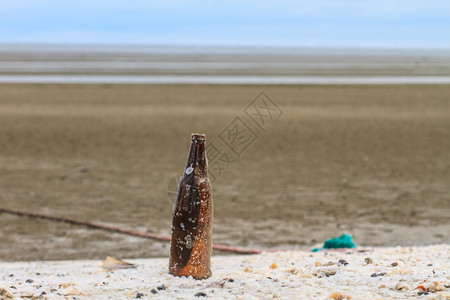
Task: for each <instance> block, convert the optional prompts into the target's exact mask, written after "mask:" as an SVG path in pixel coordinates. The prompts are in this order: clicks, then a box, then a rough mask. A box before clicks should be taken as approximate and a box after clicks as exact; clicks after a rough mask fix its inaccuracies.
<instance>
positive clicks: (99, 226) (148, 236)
mask: <svg viewBox="0 0 450 300" xmlns="http://www.w3.org/2000/svg"><path fill="white" fill-rule="evenodd" d="M0 213H6V214H11V215H16V216H19V217H28V218H32V219H44V220H50V221H54V222H60V223H69V224H72V225H79V226H85V227H88V228H92V229H100V230H104V231H110V232H116V233H121V234H126V235H131V236H136V237H141V238H146V239H152V240H156V241H160V242H168V241H170V237H169V236H165V235H158V234H154V233H148V232H142V231H135V230H131V229H126V228H121V227H115V226H109V225H103V224H99V223H95V222H90V221H80V220H76V219H71V218H64V217H57V216H52V215H45V214H37V213H29V212H24V211H19V210H13V209H7V208H2V207H0ZM213 249H214V250H217V251H223V252H229V253H235V254H259V253H261V252H263V250H260V249H245V248H239V247H229V246H225V245H213Z"/></svg>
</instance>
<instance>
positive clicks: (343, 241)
mask: <svg viewBox="0 0 450 300" xmlns="http://www.w3.org/2000/svg"><path fill="white" fill-rule="evenodd" d="M355 247H356V246H355V244H354V243H353V238H352V236H351V235H349V234H343V235H341V236H340V237H337V238H334V239H329V240H326V241H325V243H323V247H322V248H314V249H313V250H312V252H317V251H320V250H322V249H337V248H355Z"/></svg>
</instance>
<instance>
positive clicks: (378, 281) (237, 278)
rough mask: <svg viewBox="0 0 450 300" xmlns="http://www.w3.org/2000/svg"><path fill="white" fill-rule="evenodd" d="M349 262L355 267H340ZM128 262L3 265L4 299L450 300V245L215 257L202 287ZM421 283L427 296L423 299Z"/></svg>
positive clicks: (144, 263)
mask: <svg viewBox="0 0 450 300" xmlns="http://www.w3.org/2000/svg"><path fill="white" fill-rule="evenodd" d="M366 258H370V259H371V260H372V263H369V264H367V263H366ZM342 259H343V260H345V261H346V262H347V263H348V264H347V265H343V264H339V263H338V261H339V260H342ZM127 261H129V262H132V263H135V264H137V265H138V267H137V268H135V269H122V270H115V271H104V270H103V269H102V268H101V267H100V266H101V261H100V260H99V261H45V262H13V263H9V262H0V288H1V293H2V294H3V297H6V295H13V296H16V297H20V296H22V297H32V296H35V297H37V296H39V295H41V294H42V298H48V299H65V298H67V299H73V298H76V299H80V298H92V299H108V298H110V299H119V298H136V296H137V295H138V293H141V294H142V298H161V299H162V298H164V299H202V298H201V295H199V294H198V293H205V294H206V296H205V297H206V298H214V299H270V298H281V299H312V298H314V299H329V298H330V296H333V297H334V298H335V299H345V298H342V297H345V295H347V296H350V297H351V298H352V299H392V298H394V299H409V298H413V297H420V298H424V299H450V245H437V246H428V247H408V248H401V247H397V248H374V249H369V250H367V251H366V252H359V251H358V250H352V251H327V252H318V253H309V252H299V251H295V252H293V251H292V252H291V251H290V252H277V253H264V254H261V255H252V256H214V257H213V259H212V270H213V276H212V277H211V278H209V279H207V280H202V281H200V280H194V279H191V278H175V277H173V276H171V275H169V274H168V273H167V265H168V259H131V260H127ZM367 261H369V260H367ZM319 262H320V263H319ZM392 263H397V264H398V265H396V266H392V265H391V264H392ZM272 264H276V265H277V266H275V265H273V266H272V267H273V268H271V265H272ZM320 264H322V265H321V266H320ZM327 264H328V265H327ZM394 265H395V264H394ZM374 273H377V274H379V273H385V275H381V276H377V277H372V276H374V275H372V274H374ZM327 275H328V276H327ZM227 278H232V279H233V280H232V281H228V280H227ZM27 280H28V283H27ZM31 280H32V282H31ZM163 284H164V286H165V289H161V286H162V285H163ZM419 285H423V286H424V288H426V289H428V294H424V295H420V296H419V294H418V293H419V291H421V290H420V289H416V287H417V286H419ZM158 287H160V290H158ZM152 289H154V290H153V292H152ZM79 294H85V295H86V296H80V295H79ZM196 294H197V295H198V296H197V297H196V296H195V295H196ZM199 296H200V297H199ZM340 296H341V298H339V297H340ZM35 299H36V298H35Z"/></svg>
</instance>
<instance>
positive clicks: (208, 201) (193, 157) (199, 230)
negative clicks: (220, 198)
mask: <svg viewBox="0 0 450 300" xmlns="http://www.w3.org/2000/svg"><path fill="white" fill-rule="evenodd" d="M205 142H206V137H205V135H203V134H192V135H191V147H190V150H189V156H188V161H187V164H186V168H185V171H184V176H183V178H182V179H181V181H180V184H179V186H178V192H177V198H176V201H175V204H174V209H173V219H172V238H171V243H170V260H169V273H170V274H172V275H175V276H192V277H193V278H196V279H204V278H208V277H210V276H211V251H212V250H211V249H212V222H213V200H212V191H211V182H210V180H209V178H208V163H207V159H206V151H205Z"/></svg>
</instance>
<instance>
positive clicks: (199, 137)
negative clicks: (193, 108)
mask: <svg viewBox="0 0 450 300" xmlns="http://www.w3.org/2000/svg"><path fill="white" fill-rule="evenodd" d="M191 141H193V142H194V141H195V142H203V143H204V142H205V141H206V134H204V133H191Z"/></svg>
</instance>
